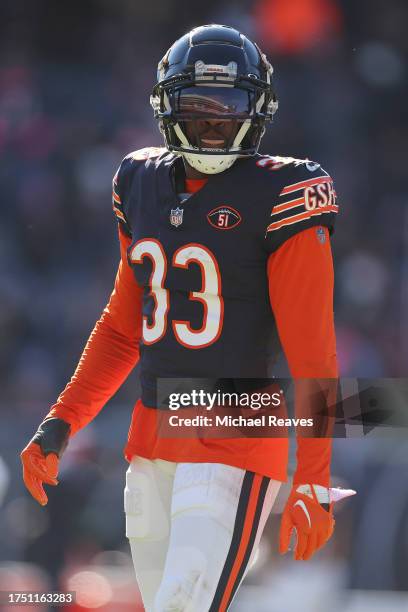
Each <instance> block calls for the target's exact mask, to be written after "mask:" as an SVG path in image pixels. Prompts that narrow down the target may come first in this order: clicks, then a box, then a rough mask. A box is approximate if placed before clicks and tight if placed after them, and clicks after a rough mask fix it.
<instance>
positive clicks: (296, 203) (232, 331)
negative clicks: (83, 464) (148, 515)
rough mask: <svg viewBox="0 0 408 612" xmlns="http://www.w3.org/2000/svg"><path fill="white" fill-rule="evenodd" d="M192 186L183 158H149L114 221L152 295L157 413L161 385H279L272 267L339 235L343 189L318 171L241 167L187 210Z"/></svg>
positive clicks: (131, 164)
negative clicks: (182, 185)
mask: <svg viewBox="0 0 408 612" xmlns="http://www.w3.org/2000/svg"><path fill="white" fill-rule="evenodd" d="M180 176H183V162H182V159H181V158H180V157H178V156H176V155H174V154H173V153H169V152H168V151H167V150H165V149H143V150H142V151H136V152H134V153H131V154H129V155H128V156H126V157H125V158H124V160H123V161H122V164H121V166H120V168H119V170H118V172H117V174H116V176H115V179H114V200H113V205H114V210H115V212H116V215H117V217H118V219H119V223H120V224H121V226H122V229H123V231H124V232H125V233H126V234H127V235H128V236H130V237H131V240H132V242H131V246H130V247H129V249H128V261H129V264H130V265H131V266H132V268H133V270H134V274H135V277H136V280H137V283H138V284H139V285H141V286H143V288H144V297H143V340H142V344H141V382H142V400H143V403H144V404H145V405H147V406H149V405H150V406H152V405H154V404H155V401H156V400H155V397H154V389H155V381H156V378H157V377H174V378H176V377H181V378H186V377H203V378H205V377H217V378H219V377H220V378H263V377H266V376H267V374H268V363H269V360H270V359H271V358H273V356H274V353H276V351H277V348H276V347H275V346H274V342H273V339H274V338H275V337H276V329H275V325H274V319H273V313H272V310H271V307H270V304H269V297H268V278H267V271H266V269H267V261H268V257H269V256H270V255H271V254H272V253H274V252H275V251H276V250H277V249H279V247H280V246H281V245H282V244H283V243H284V242H285V241H286V240H288V239H289V238H291V237H292V236H294V235H295V234H296V233H298V232H301V231H303V230H305V229H307V228H310V227H313V226H326V227H328V228H329V229H330V232H332V231H333V227H334V219H335V213H336V212H337V204H336V194H335V191H334V188H333V182H332V179H331V178H330V176H329V175H328V174H327V172H326V171H325V170H323V169H322V168H321V166H320V165H319V164H317V163H314V162H311V161H309V160H297V159H293V158H283V157H276V156H275V157H271V156H266V155H256V156H254V157H251V158H247V159H241V160H238V161H236V162H235V164H234V165H233V166H232V167H231V168H230V169H229V170H227V171H225V172H223V173H220V174H217V175H209V176H208V181H207V183H206V184H205V185H204V187H202V189H201V190H200V191H198V192H197V193H194V194H192V195H191V196H190V197H189V198H188V199H187V200H184V201H183V202H182V203H180V199H179V196H178V191H180V189H178V187H177V183H178V177H180ZM272 280H273V279H272Z"/></svg>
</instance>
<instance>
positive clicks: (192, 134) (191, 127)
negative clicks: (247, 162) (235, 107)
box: [185, 119, 238, 149]
mask: <svg viewBox="0 0 408 612" xmlns="http://www.w3.org/2000/svg"><path fill="white" fill-rule="evenodd" d="M185 130H186V134H187V138H188V139H189V141H190V142H191V143H193V144H195V145H196V146H199V147H202V148H204V149H221V148H225V147H226V146H228V145H229V144H230V143H231V142H232V141H233V139H234V137H235V136H236V133H237V131H238V125H237V121H234V120H232V119H196V120H195V121H194V122H193V121H186V122H185Z"/></svg>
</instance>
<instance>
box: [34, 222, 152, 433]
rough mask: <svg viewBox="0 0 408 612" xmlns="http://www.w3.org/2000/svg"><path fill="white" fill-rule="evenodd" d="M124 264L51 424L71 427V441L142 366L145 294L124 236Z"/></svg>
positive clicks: (50, 415) (122, 236)
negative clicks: (59, 422)
mask: <svg viewBox="0 0 408 612" xmlns="http://www.w3.org/2000/svg"><path fill="white" fill-rule="evenodd" d="M119 238H120V246H121V260H120V263H119V269H118V272H117V275H116V280H115V287H114V290H113V292H112V294H111V297H110V300H109V303H108V304H107V306H106V308H105V309H104V311H103V314H102V316H101V318H100V319H99V321H97V323H96V324H95V327H94V329H93V331H92V333H91V335H90V337H89V339H88V342H87V344H86V346H85V349H84V351H83V353H82V356H81V358H80V360H79V363H78V366H77V368H76V370H75V373H74V375H73V376H72V378H71V381H70V382H69V383H68V385H67V386H66V387H65V389H64V391H63V392H62V393H61V395H60V396H59V397H58V400H57V402H56V403H55V404H54V405H53V406H52V408H51V410H50V412H49V413H48V415H47V417H46V418H50V417H58V418H61V419H64V420H65V421H67V422H68V423H70V425H71V435H73V434H75V433H76V432H77V431H78V430H79V429H81V428H82V427H85V425H87V424H88V423H89V422H90V421H92V419H93V418H94V417H95V416H96V415H97V414H98V412H99V411H100V410H101V408H102V407H103V406H104V405H105V403H106V402H107V401H108V400H109V399H110V398H111V397H112V395H113V394H114V393H115V392H116V391H117V390H118V389H119V387H120V386H121V385H122V384H123V382H124V381H125V379H126V378H127V376H128V375H129V374H130V372H131V371H132V369H133V368H134V367H135V365H136V364H137V362H138V360H139V342H140V338H141V332H142V288H141V287H139V286H138V285H137V283H136V279H135V277H134V275H133V272H132V269H131V268H130V266H129V264H128V261H127V256H126V251H127V248H128V246H129V245H130V238H128V237H127V236H126V235H125V234H124V233H123V231H121V230H119Z"/></svg>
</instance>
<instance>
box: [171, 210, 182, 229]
mask: <svg viewBox="0 0 408 612" xmlns="http://www.w3.org/2000/svg"><path fill="white" fill-rule="evenodd" d="M183 212H184V209H183V208H179V207H178V206H177V208H174V209H172V210H170V223H171V224H172V225H174V227H178V226H179V225H181V224H182V223H183Z"/></svg>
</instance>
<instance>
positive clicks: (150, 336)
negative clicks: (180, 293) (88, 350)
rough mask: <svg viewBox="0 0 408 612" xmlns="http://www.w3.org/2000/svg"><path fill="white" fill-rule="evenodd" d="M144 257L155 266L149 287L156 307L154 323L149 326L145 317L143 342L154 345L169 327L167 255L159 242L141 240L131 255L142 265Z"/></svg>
mask: <svg viewBox="0 0 408 612" xmlns="http://www.w3.org/2000/svg"><path fill="white" fill-rule="evenodd" d="M143 257H148V258H149V259H150V260H151V262H152V266H153V270H152V273H151V275H150V280H149V285H150V287H151V296H152V297H153V299H154V302H155V306H154V311H153V315H152V319H153V323H152V324H151V325H149V323H148V321H147V317H146V316H144V317H143V341H144V343H145V344H153V343H154V342H158V341H159V340H161V338H163V336H164V334H165V333H166V327H167V312H168V310H169V305H170V303H169V292H168V290H167V289H165V288H164V279H165V278H166V272H167V261H166V254H165V252H164V250H163V247H162V245H161V244H160V242H159V241H158V240H154V239H153V238H150V239H149V240H139V242H137V243H136V244H135V246H134V247H133V249H132V252H131V254H130V259H131V261H132V262H133V263H142V260H143Z"/></svg>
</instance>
